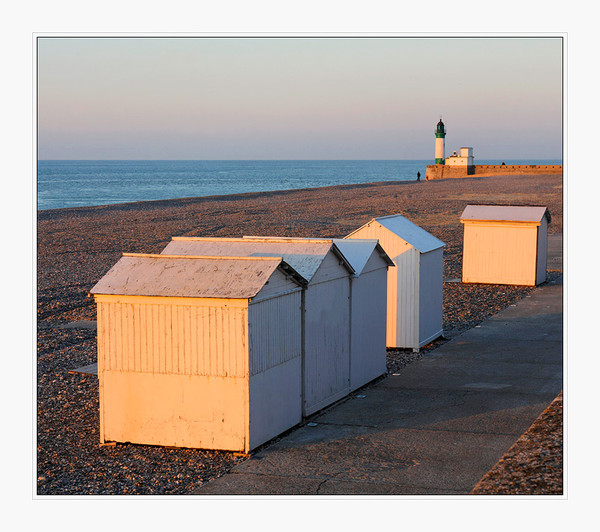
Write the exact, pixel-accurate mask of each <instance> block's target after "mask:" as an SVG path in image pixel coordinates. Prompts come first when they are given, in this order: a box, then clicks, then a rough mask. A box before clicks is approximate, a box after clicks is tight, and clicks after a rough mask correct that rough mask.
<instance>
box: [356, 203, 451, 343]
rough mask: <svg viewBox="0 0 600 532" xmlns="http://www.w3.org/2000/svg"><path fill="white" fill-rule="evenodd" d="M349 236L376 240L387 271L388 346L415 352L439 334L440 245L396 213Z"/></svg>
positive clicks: (440, 302)
mask: <svg viewBox="0 0 600 532" xmlns="http://www.w3.org/2000/svg"><path fill="white" fill-rule="evenodd" d="M346 238H347V239H355V238H369V239H378V240H379V244H380V245H381V247H382V248H383V249H384V251H385V252H386V253H387V255H388V256H389V257H390V258H391V259H392V261H393V263H394V264H395V266H396V267H395V268H390V269H389V270H388V284H387V322H386V329H387V335H386V336H387V346H388V347H392V348H412V349H413V350H418V349H420V348H421V347H423V346H424V345H425V344H427V343H429V342H431V341H432V340H435V339H436V338H438V337H439V336H441V334H442V332H443V326H442V300H443V247H444V245H445V244H444V243H443V242H442V241H441V240H439V239H437V238H436V237H434V236H433V235H431V234H430V233H428V232H427V231H425V230H424V229H422V228H421V227H419V226H418V225H416V224H414V223H412V222H411V221H410V220H408V219H406V218H405V217H403V216H401V215H399V214H396V215H391V216H383V217H381V218H374V219H372V220H371V221H369V222H368V223H367V224H365V225H363V226H362V227H360V228H359V229H357V230H356V231H354V232H352V233H350V234H349V235H348V236H347V237H346Z"/></svg>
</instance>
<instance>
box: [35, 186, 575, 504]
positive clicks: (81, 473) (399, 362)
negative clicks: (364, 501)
mask: <svg viewBox="0 0 600 532" xmlns="http://www.w3.org/2000/svg"><path fill="white" fill-rule="evenodd" d="M562 202H563V182H562V176H561V175H520V176H519V175H510V176H489V177H477V178H465V179H445V180H439V181H421V182H383V183H371V184H365V185H347V186H336V187H324V188H315V189H303V190H292V191H282V192H264V193H250V194H240V195H231V196H215V197H205V198H188V199H179V200H164V201H154V202H144V203H129V204H121V205H109V206H101V207H83V208H72V209H59V210H49V211H39V212H38V234H37V239H38V241H37V282H38V287H37V288H38V308H37V317H38V324H37V325H38V330H37V338H38V344H37V442H36V443H37V466H38V471H37V493H38V495H184V494H189V493H190V492H192V491H193V490H194V489H196V488H197V487H198V486H200V485H201V484H202V483H204V482H207V481H209V480H210V479H212V478H215V477H218V476H221V475H223V474H224V473H226V472H227V471H228V470H230V469H231V468H232V467H233V465H235V464H236V463H237V462H239V461H241V460H244V459H245V457H243V456H239V455H235V454H234V453H229V452H220V451H207V450H195V449H173V448H162V447H152V446H144V445H131V444H118V445H116V446H99V426H98V424H99V416H98V380H97V378H96V376H94V375H88V374H84V373H70V371H72V370H74V369H76V368H80V367H83V366H87V365H90V364H93V363H95V362H96V331H95V328H94V321H95V319H96V315H95V312H96V309H95V304H94V301H93V299H92V298H90V297H88V292H89V290H90V289H91V288H92V286H93V285H94V284H95V283H96V282H97V281H98V280H99V279H100V278H101V277H102V276H103V275H104V274H105V273H106V272H107V271H108V270H109V268H111V266H113V264H114V263H115V262H116V261H117V260H118V259H119V257H120V256H121V254H122V253H124V252H134V253H160V251H162V249H163V248H164V247H165V246H166V244H167V243H168V242H169V241H170V239H171V237H172V236H182V235H187V236H216V237H238V236H243V235H269V236H304V237H343V236H345V235H347V234H348V233H350V232H351V231H353V230H355V229H356V228H358V227H360V226H361V225H363V224H364V223H366V222H368V221H369V220H370V219H371V218H374V217H378V216H384V215H390V214H397V213H398V214H402V215H403V216H405V217H406V218H408V219H409V220H411V221H412V222H414V223H416V224H418V225H420V226H421V227H423V228H424V229H425V230H427V231H429V232H430V233H431V234H433V235H434V236H436V237H437V238H439V239H441V240H442V241H443V242H445V244H446V246H445V248H444V280H445V282H444V314H443V322H444V338H443V339H440V340H437V341H436V342H433V343H432V344H430V345H429V346H426V347H425V348H424V349H423V350H421V353H419V354H413V353H412V351H409V350H396V351H389V352H388V372H389V373H394V372H400V371H402V368H403V367H404V366H406V364H409V363H410V362H412V361H413V360H415V359H417V358H418V357H420V356H422V354H423V352H427V351H428V350H429V351H430V350H432V349H435V348H436V347H438V346H439V345H440V344H441V343H443V342H446V341H448V340H449V339H452V338H453V337H454V336H456V335H457V334H460V333H461V332H462V331H465V330H466V329H469V328H472V327H474V326H475V325H477V324H479V323H480V322H482V321H483V320H485V319H486V318H488V317H490V316H492V315H494V314H496V313H497V312H498V311H500V310H502V309H504V308H506V307H508V306H509V305H511V304H514V303H515V302H516V301H518V300H520V299H522V298H523V297H525V296H526V295H527V294H529V293H531V292H532V291H533V290H535V288H530V287H515V286H503V285H465V284H462V283H461V282H459V281H460V278H461V259H462V231H463V228H462V224H461V223H460V215H461V213H462V211H463V210H464V208H465V206H466V205H467V204H470V203H476V204H511V205H543V206H546V207H548V209H549V211H550V214H551V217H552V221H551V223H550V225H549V233H550V234H562V232H563V223H562V218H563V207H562ZM548 275H549V278H550V279H555V278H556V277H558V276H559V275H561V274H560V273H559V272H552V271H551V272H549V274H548ZM507 451H509V450H508V449H507ZM541 460H543V464H542V465H543V468H542V469H540V467H541V466H540V461H541ZM499 467H501V470H498V471H500V472H498V471H495V472H490V474H488V475H487V476H486V477H485V478H484V479H482V481H481V482H480V483H479V484H478V485H477V489H476V491H475V492H474V493H477V494H504V493H515V485H517V483H518V489H517V491H516V492H517V493H530V494H548V493H561V490H562V397H561V398H560V402H557V403H556V404H554V405H553V406H552V408H549V409H548V411H546V412H545V413H544V415H542V416H541V417H540V419H539V420H538V422H536V425H535V427H532V429H531V432H529V433H527V434H526V435H524V440H523V442H521V443H520V444H518V446H515V447H514V448H512V449H511V452H508V453H507V455H505V457H504V458H503V460H502V463H501V464H499ZM540 471H542V472H543V474H540ZM509 478H512V479H517V480H515V481H514V482H512V483H511V482H507V479H509ZM511 486H512V487H511Z"/></svg>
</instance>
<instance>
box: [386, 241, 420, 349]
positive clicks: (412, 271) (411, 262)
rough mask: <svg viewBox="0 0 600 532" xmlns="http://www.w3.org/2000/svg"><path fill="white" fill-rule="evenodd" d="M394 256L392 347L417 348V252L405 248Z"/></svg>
mask: <svg viewBox="0 0 600 532" xmlns="http://www.w3.org/2000/svg"><path fill="white" fill-rule="evenodd" d="M404 250H405V251H404V253H401V254H396V256H395V259H394V262H395V263H396V268H390V271H392V272H393V273H394V274H395V276H396V279H397V284H398V288H397V293H396V297H397V299H396V316H397V323H396V338H395V343H393V344H392V345H391V346H393V347H406V348H409V347H412V348H414V349H416V348H418V347H419V259H420V253H419V250H417V249H415V248H413V247H412V246H410V245H407V246H405V248H404Z"/></svg>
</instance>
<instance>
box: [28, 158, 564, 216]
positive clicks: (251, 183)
mask: <svg viewBox="0 0 600 532" xmlns="http://www.w3.org/2000/svg"><path fill="white" fill-rule="evenodd" d="M477 162H478V163H479V164H499V163H500V162H501V161H495V160H494V161H491V160H490V161H477ZM505 162H506V163H507V164H560V161H539V160H536V161H524V160H521V161H516V160H510V161H509V160H506V161H505ZM428 164H432V161H430V160H410V161H408V160H404V161H402V160H393V161H371V160H369V161H55V160H53V161H38V172H37V207H38V209H39V210H45V209H62V208H65V207H83V206H91V205H107V204H111V203H127V202H132V201H150V200H161V199H174V198H189V197H198V196H215V195H222V194H239V193H243V192H258V191H269V190H290V189H296V188H311V187H325V186H330V185H346V184H355V183H372V182H377V181H414V180H415V179H416V178H417V172H420V173H421V179H425V170H426V166H427V165H428Z"/></svg>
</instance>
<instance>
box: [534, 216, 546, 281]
mask: <svg viewBox="0 0 600 532" xmlns="http://www.w3.org/2000/svg"><path fill="white" fill-rule="evenodd" d="M547 268H548V222H547V221H546V219H545V218H544V219H542V223H541V224H540V226H539V227H538V250H537V274H536V279H535V282H536V284H540V283H543V282H544V281H545V280H546V270H547Z"/></svg>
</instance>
